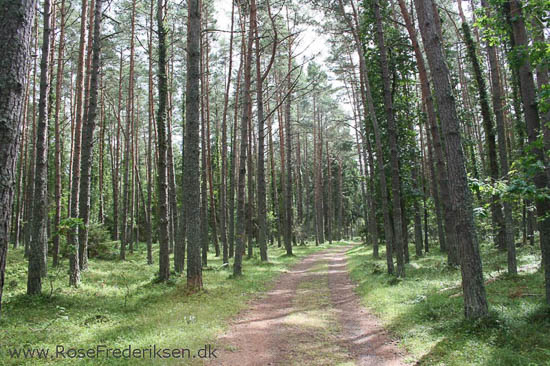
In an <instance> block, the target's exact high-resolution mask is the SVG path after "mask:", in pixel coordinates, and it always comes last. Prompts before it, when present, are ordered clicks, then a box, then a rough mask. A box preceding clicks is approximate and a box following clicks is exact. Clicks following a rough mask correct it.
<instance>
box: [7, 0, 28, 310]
mask: <svg viewBox="0 0 550 366" xmlns="http://www.w3.org/2000/svg"><path fill="white" fill-rule="evenodd" d="M34 11H35V2H34V1H32V0H17V1H6V2H4V3H3V5H2V11H1V12H0V24H2V28H1V30H0V52H1V54H2V57H1V58H0V75H2V81H1V85H0V314H1V310H2V302H1V300H2V293H3V289H4V273H5V269H6V256H7V254H8V242H9V232H10V230H9V225H10V217H11V210H12V206H13V193H14V191H13V188H14V187H13V182H14V181H15V159H16V157H17V151H18V149H19V137H20V133H21V112H22V110H23V100H24V92H25V88H24V87H23V85H25V84H26V83H27V70H28V68H29V60H30V49H29V45H30V40H31V29H32V19H33V17H34ZM14 14H18V15H19V16H14Z"/></svg>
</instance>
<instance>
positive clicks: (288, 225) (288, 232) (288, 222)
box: [284, 29, 293, 255]
mask: <svg viewBox="0 0 550 366" xmlns="http://www.w3.org/2000/svg"><path fill="white" fill-rule="evenodd" d="M288 31H289V33H290V29H288ZM291 74H292V36H289V38H288V74H287V80H286V83H287V93H288V95H287V99H286V105H285V134H286V156H285V157H286V174H285V178H286V185H285V189H286V190H285V210H286V213H285V225H284V228H285V232H284V240H285V249H286V254H287V255H292V232H293V218H292V138H291V136H292V131H291V128H290V127H291V121H290V104H291V101H292V88H293V86H292V78H291Z"/></svg>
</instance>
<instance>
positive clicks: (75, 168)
mask: <svg viewBox="0 0 550 366" xmlns="http://www.w3.org/2000/svg"><path fill="white" fill-rule="evenodd" d="M87 13H88V0H82V14H81V19H80V43H79V52H78V65H77V68H78V69H77V73H76V97H75V98H76V118H75V127H74V137H73V140H74V142H73V148H72V179H71V204H70V215H69V216H70V217H71V218H73V219H74V218H77V217H79V214H78V210H79V204H78V199H79V196H80V195H79V191H80V154H81V150H82V149H81V142H82V118H83V109H84V108H83V100H82V99H83V88H84V47H85V45H86V20H87V18H88V17H87V15H86V14H87ZM67 244H68V245H69V248H70V249H71V253H70V254H69V267H70V268H69V285H70V286H75V287H76V286H78V285H79V283H80V256H79V253H78V251H79V244H78V231H77V228H76V227H73V228H71V229H70V230H69V233H68V235H67Z"/></svg>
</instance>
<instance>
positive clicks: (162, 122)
mask: <svg viewBox="0 0 550 366" xmlns="http://www.w3.org/2000/svg"><path fill="white" fill-rule="evenodd" d="M196 1H198V0H196ZM194 2H195V1H193V3H194ZM157 26H158V40H159V65H158V91H159V98H158V100H159V102H158V111H157V140H158V147H157V150H158V160H157V187H158V225H159V247H160V250H159V280H161V281H168V279H169V278H170V257H169V243H168V241H169V236H168V182H167V177H166V172H167V170H166V159H167V153H166V150H167V146H166V111H167V108H166V107H167V101H168V85H167V80H166V49H167V47H166V28H165V25H164V11H163V1H162V0H158V6H157ZM188 47H189V44H188ZM188 78H189V75H188ZM188 80H189V79H188ZM196 92H197V93H198V90H197V91H196ZM197 132H198V128H197ZM186 141H188V140H186ZM197 151H198V150H197ZM189 171H191V170H189ZM194 171H196V172H197V173H198V167H197V168H196V169H195V170H194ZM197 207H198V205H197ZM197 243H198V241H197Z"/></svg>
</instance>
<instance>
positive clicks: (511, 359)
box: [347, 241, 550, 366]
mask: <svg viewBox="0 0 550 366" xmlns="http://www.w3.org/2000/svg"><path fill="white" fill-rule="evenodd" d="M432 243H433V242H432ZM432 246H435V245H433V244H432ZM410 249H411V261H410V263H409V264H407V265H406V277H405V278H403V279H396V278H395V277H393V276H389V275H388V274H387V273H386V259H385V251H384V248H383V247H381V252H380V257H379V259H374V258H373V255H372V246H364V245H361V246H356V247H355V248H353V249H351V250H350V251H348V252H347V257H348V270H349V271H350V273H351V278H352V281H353V282H354V283H355V284H356V287H355V291H356V293H357V294H358V295H359V296H360V297H361V302H362V304H363V305H364V306H366V307H367V308H368V309H369V311H371V312H372V313H373V314H375V315H376V316H377V317H378V318H379V319H380V321H381V323H382V324H383V325H384V327H385V328H386V329H387V330H388V331H389V332H390V333H391V334H392V335H393V336H394V337H397V338H398V339H399V341H400V345H401V346H402V347H403V348H404V349H405V350H406V351H407V353H408V356H407V357H406V359H405V360H406V361H408V362H414V363H415V365H427V366H443V365H444V366H464V365H476V366H477V365H480V366H481V365H483V366H550V336H549V335H550V308H548V306H546V305H545V302H544V276H543V271H542V269H541V266H540V263H541V255H540V248H538V247H536V246H529V245H524V246H520V247H518V248H517V259H518V272H519V273H518V275H517V276H509V275H508V274H507V271H506V252H505V251H501V250H498V249H496V248H495V247H494V245H493V244H492V243H489V242H487V241H485V242H483V243H481V258H482V260H483V271H484V277H485V288H486V292H487V300H488V302H489V312H490V316H489V317H488V318H487V319H483V320H478V321H468V320H466V319H465V318H464V308H463V296H462V288H461V285H460V269H459V268H453V267H449V266H448V265H447V258H446V255H445V253H441V252H440V251H439V249H438V248H433V247H432V248H430V253H428V254H427V255H424V256H422V257H420V258H416V257H415V256H414V253H413V252H412V251H413V250H414V248H410Z"/></svg>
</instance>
